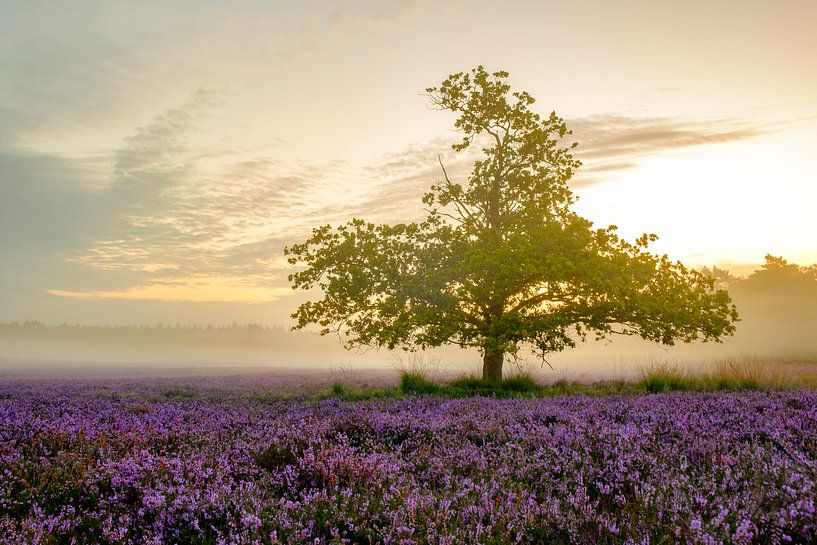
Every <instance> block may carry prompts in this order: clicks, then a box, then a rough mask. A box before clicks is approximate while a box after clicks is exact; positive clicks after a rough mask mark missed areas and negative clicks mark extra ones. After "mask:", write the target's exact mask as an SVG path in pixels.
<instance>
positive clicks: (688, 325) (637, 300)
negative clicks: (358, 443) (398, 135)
mask: <svg viewBox="0 0 817 545" xmlns="http://www.w3.org/2000/svg"><path fill="white" fill-rule="evenodd" d="M507 77H508V73H507V72H494V73H488V72H487V71H486V70H485V69H484V68H483V67H482V66H479V67H477V68H475V69H473V70H471V71H470V72H467V73H466V72H459V73H455V74H452V75H450V76H449V77H448V78H447V79H446V80H445V81H444V82H443V83H442V84H441V85H440V86H439V87H431V88H428V89H427V90H426V91H427V93H428V96H429V97H430V100H431V102H432V104H433V105H435V106H436V107H438V108H440V109H442V110H448V111H451V112H453V113H455V114H456V115H457V118H456V121H455V123H454V125H455V127H456V128H457V129H459V130H460V131H461V132H462V134H463V137H462V140H461V142H459V143H458V144H455V145H454V146H453V149H454V150H455V151H457V152H462V151H464V150H465V149H466V148H468V147H469V146H472V145H474V144H477V143H479V144H482V143H483V142H484V147H483V148H482V156H481V157H480V158H479V159H478V160H477V161H475V163H474V166H473V170H472V171H471V174H470V176H469V177H468V178H467V180H464V181H463V182H457V181H454V180H452V179H451V178H450V177H449V175H448V173H447V172H446V170H445V167H444V166H443V165H442V162H440V165H441V167H442V173H441V180H440V181H439V182H438V183H435V184H434V185H432V186H431V187H430V190H429V192H428V193H427V194H426V195H425V196H424V197H423V203H424V204H425V205H426V206H427V207H428V208H427V211H428V215H427V217H426V218H425V219H424V220H423V221H420V222H414V223H401V224H397V225H376V224H373V223H369V222H366V221H364V220H361V219H353V220H351V221H349V222H348V223H346V224H345V225H341V226H338V227H335V228H333V227H332V226H330V225H325V226H322V227H318V228H315V229H314V230H313V232H312V236H311V237H310V238H309V239H308V240H306V241H305V242H303V243H301V244H295V245H293V246H291V247H289V248H286V249H285V253H286V254H287V255H288V256H289V262H290V263H291V264H293V265H302V266H305V268H304V269H302V270H300V271H299V272H296V273H294V274H292V275H290V277H289V279H290V281H291V282H292V284H293V288H294V289H306V290H308V289H311V288H313V287H318V288H320V289H321V290H322V291H323V297H322V298H321V299H319V300H317V301H308V302H305V303H303V304H302V305H300V306H299V308H298V309H297V311H296V312H295V313H294V314H293V315H292V316H293V318H295V319H296V320H297V324H296V325H295V328H296V329H298V328H303V327H306V326H307V325H309V324H318V325H320V326H321V327H322V333H324V334H326V333H330V332H332V331H336V332H338V333H340V334H341V336H342V338H343V340H344V342H345V344H346V346H347V347H354V346H376V347H388V348H389V349H394V348H397V347H401V348H404V349H407V350H414V349H416V348H428V347H433V346H440V345H442V344H455V345H459V346H461V347H473V348H477V349H478V350H480V352H481V353H482V356H483V377H484V378H486V379H492V380H498V379H501V377H502V364H503V361H504V359H505V355H506V354H510V355H511V356H515V355H516V354H517V353H518V350H519V348H520V347H521V346H523V345H528V346H531V347H532V348H533V349H534V350H535V351H537V352H538V353H540V354H541V355H542V357H544V356H545V354H547V353H549V352H553V351H559V350H563V349H565V348H567V347H573V346H575V345H576V341H577V340H583V339H585V338H586V336H587V335H588V334H593V335H595V336H596V337H597V338H601V337H605V336H607V335H609V334H612V333H620V334H625V335H639V336H641V337H643V338H645V339H650V340H653V341H656V342H660V343H664V344H673V343H674V342H675V341H677V340H682V341H686V342H690V341H693V340H695V339H702V340H704V341H707V340H719V339H720V337H722V336H723V335H728V334H731V333H733V332H734V325H733V322H734V321H735V320H736V319H737V312H736V310H735V307H734V305H732V304H731V301H730V299H729V296H728V294H727V293H726V291H723V290H715V289H714V287H713V279H712V278H711V277H709V276H707V275H705V274H702V273H700V272H697V271H694V270H690V269H688V268H686V267H685V266H684V265H683V264H681V263H679V262H671V261H670V260H669V259H668V258H667V256H656V255H653V254H651V253H649V252H648V251H647V246H648V245H649V243H650V242H651V241H654V240H655V239H656V238H657V237H656V236H655V235H651V234H645V235H643V236H641V237H640V238H638V239H637V240H635V241H634V242H627V241H625V240H623V239H621V238H620V237H619V236H618V235H617V234H616V227H615V226H610V227H607V228H604V229H593V226H592V223H591V222H590V221H588V220H586V219H584V218H582V217H580V216H579V215H577V214H576V213H575V212H573V211H572V210H571V205H572V204H573V203H574V202H575V200H576V198H575V196H574V195H573V193H572V192H571V190H570V188H569V187H568V183H567V182H568V180H570V178H571V177H572V176H573V174H574V172H575V171H576V169H577V168H578V167H579V165H580V163H579V161H577V160H576V159H574V158H573V156H572V154H571V149H572V148H574V147H575V145H576V144H571V145H565V144H563V139H564V137H565V136H567V135H569V134H570V131H568V129H567V126H566V125H565V122H564V121H563V120H562V119H561V118H559V117H558V116H557V115H556V114H555V113H551V114H550V115H549V116H547V117H540V115H539V114H537V113H535V112H534V111H532V110H531V109H530V107H531V105H532V104H533V103H534V99H533V97H531V96H530V95H529V94H528V93H526V92H524V91H520V92H511V89H510V86H509V85H508V84H507V82H506V80H507Z"/></svg>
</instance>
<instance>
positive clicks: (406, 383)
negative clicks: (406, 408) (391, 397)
mask: <svg viewBox="0 0 817 545" xmlns="http://www.w3.org/2000/svg"><path fill="white" fill-rule="evenodd" d="M400 391H401V392H403V393H404V394H408V395H430V394H436V393H438V392H439V391H440V386H439V385H437V384H435V383H434V382H433V381H431V380H430V379H429V378H428V377H426V376H425V375H423V374H422V373H417V372H414V373H412V372H403V373H400Z"/></svg>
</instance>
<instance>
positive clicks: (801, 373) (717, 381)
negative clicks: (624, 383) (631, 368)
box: [638, 357, 817, 392]
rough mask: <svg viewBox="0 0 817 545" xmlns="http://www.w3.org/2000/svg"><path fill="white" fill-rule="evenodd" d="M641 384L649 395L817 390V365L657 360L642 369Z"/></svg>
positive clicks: (753, 360) (740, 360)
mask: <svg viewBox="0 0 817 545" xmlns="http://www.w3.org/2000/svg"><path fill="white" fill-rule="evenodd" d="M638 385H639V386H640V387H641V388H643V389H644V390H645V391H647V392H668V391H687V390H691V391H719V390H790V389H798V388H817V365H815V364H813V363H788V362H777V361H765V360H761V359H759V358H752V357H741V358H724V359H719V360H715V361H713V362H709V363H706V364H703V365H700V364H699V365H693V364H690V363H680V362H672V361H654V362H651V363H649V364H647V365H645V366H644V367H642V368H641V372H640V379H639V381H638Z"/></svg>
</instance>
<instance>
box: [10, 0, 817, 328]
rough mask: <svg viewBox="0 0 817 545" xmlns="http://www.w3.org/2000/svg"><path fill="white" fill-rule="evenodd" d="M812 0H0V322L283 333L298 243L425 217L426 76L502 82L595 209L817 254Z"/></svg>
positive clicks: (690, 253)
mask: <svg viewBox="0 0 817 545" xmlns="http://www.w3.org/2000/svg"><path fill="white" fill-rule="evenodd" d="M816 24H817V2H814V1H812V0H804V1H796V0H783V1H780V2H774V3H770V2H766V1H762V2H761V1H754V0H744V1H742V2H734V1H731V0H728V1H723V0H710V1H706V2H696V1H690V2H669V1H654V0H649V1H647V0H645V1H626V0H625V1H620V2H608V1H606V0H595V1H589V0H587V1H581V0H580V1H575V2H565V1H562V2H551V1H536V2H512V1H511V2H502V3H498V2H479V1H473V0H472V1H463V2H457V1H452V2H425V1H422V0H416V1H411V0H402V1H377V2H351V1H349V2H332V1H322V2H309V1H298V2H262V1H243V2H242V1H231V2H206V1H195V2H192V1H191V2H183V1H177V2H168V1H161V2H150V1H139V2H125V1H122V2H101V1H100V2H93V1H84V2H82V1H76V0H73V1H66V2H61V1H59V0H55V1H50V2H39V1H34V0H25V1H20V2H17V1H13V0H12V1H8V0H0V263H2V266H0V321H12V320H26V319H33V320H42V321H44V322H46V323H50V324H57V323H61V322H68V323H81V324H100V325H117V324H156V323H160V322H161V323H176V322H180V323H184V324H223V323H232V322H239V323H246V322H258V323H264V324H269V325H272V324H280V325H290V324H291V321H290V318H289V314H290V313H291V312H292V311H293V310H294V309H295V307H296V306H297V305H298V304H299V303H300V302H302V301H303V300H305V299H306V295H305V294H302V293H293V291H292V290H291V288H290V287H289V282H288V281H287V275H288V274H289V273H290V272H292V270H291V269H290V268H289V266H288V264H287V263H286V261H285V259H284V258H283V248H284V247H285V246H287V245H290V244H292V243H295V242H298V241H301V240H303V239H304V238H306V236H308V235H309V233H310V230H311V228H312V227H314V226H317V225H322V224H326V223H331V224H339V223H343V222H345V221H346V220H348V219H350V218H351V217H362V218H367V219H371V220H373V221H379V222H397V221H406V220H411V219H414V218H419V217H420V216H421V215H422V213H423V211H422V205H421V203H420V197H421V196H422V194H423V193H424V191H425V189H426V188H427V187H428V186H429V185H431V184H432V183H433V182H435V181H436V180H438V179H439V176H440V172H439V165H438V163H437V157H438V155H439V156H442V158H443V160H444V161H445V162H446V164H447V165H450V173H451V174H452V175H453V176H456V177H459V178H462V177H463V176H465V175H467V172H468V170H469V164H470V163H469V161H473V159H474V156H472V155H471V156H464V157H463V156H459V155H458V154H456V153H454V152H453V151H452V150H451V148H450V145H451V144H452V143H454V142H456V141H457V140H458V135H457V133H456V132H455V131H454V129H453V120H454V118H453V116H452V115H451V114H450V113H448V112H441V111H437V110H435V109H433V108H431V107H430V105H429V102H428V99H427V97H425V96H423V89H425V88H426V87H429V86H432V85H436V84H439V83H440V82H441V81H442V80H443V79H444V78H445V77H446V76H447V75H448V74H450V73H452V72H457V71H464V70H469V69H471V68H473V67H474V66H476V65H478V64H482V65H485V66H486V68H488V69H489V70H500V69H502V70H507V71H509V72H510V83H511V85H512V86H513V87H514V88H515V89H520V90H527V91H528V92H529V93H531V95H533V96H534V97H535V98H536V99H537V102H536V104H535V105H534V108H535V109H536V110H537V111H539V112H540V113H542V114H549V113H550V112H551V111H556V112H557V114H559V115H560V116H562V117H564V118H565V119H566V121H567V123H568V125H569V127H571V128H572V130H573V134H572V136H571V138H573V139H574V140H575V141H576V142H578V143H579V146H578V148H577V156H578V158H580V159H581V160H582V162H583V167H582V168H581V169H580V172H579V173H578V175H577V176H576V177H575V179H574V180H573V181H572V187H573V189H574V190H575V192H576V194H577V195H578V196H579V201H578V203H577V210H578V211H579V212H580V213H581V214H582V215H584V216H585V217H587V218H589V219H591V220H592V221H594V222H595V223H596V224H598V225H599V226H606V225H609V224H615V225H618V226H619V230H620V233H621V234H623V235H624V236H626V237H630V238H634V237H636V236H638V235H640V234H641V233H643V232H652V233H656V234H658V235H659V237H660V239H659V241H658V242H657V243H656V244H655V246H654V250H655V251H656V252H660V253H667V254H669V255H670V257H672V258H673V259H680V260H682V261H684V262H685V263H688V264H691V265H694V266H698V265H713V264H717V265H720V266H725V267H728V268H730V269H732V270H733V271H735V272H738V273H745V272H747V271H750V270H752V268H754V267H755V266H757V265H758V264H759V263H761V262H762V261H763V257H764V255H765V254H767V253H771V254H774V255H781V256H784V257H785V258H787V259H789V260H790V261H794V262H797V263H801V264H811V263H814V262H817V243H816V242H817V218H816V217H815V213H814V206H815V203H817V154H815V143H817V70H815V69H814V59H815V55H817V33H815V32H814V27H815V25H816Z"/></svg>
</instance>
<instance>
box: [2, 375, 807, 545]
mask: <svg viewBox="0 0 817 545" xmlns="http://www.w3.org/2000/svg"><path fill="white" fill-rule="evenodd" d="M223 386H224V385H223V384H221V385H220V384H219V383H217V382H214V383H211V384H209V385H208V386H207V388H206V389H204V390H202V387H203V384H188V385H187V386H185V387H184V388H182V389H181V394H179V393H178V392H176V394H178V395H164V394H162V389H161V387H160V386H159V385H158V384H156V383H150V382H145V383H143V384H141V385H139V384H138V383H134V382H131V383H127V384H125V383H118V384H116V383H111V382H108V383H101V382H75V383H70V382H68V383H61V384H60V383H50V382H27V381H15V382H8V381H7V382H4V383H0V542H2V543H5V544H23V543H25V544H30V543H37V544H39V543H41V544H59V543H77V544H82V543H106V544H141V543H150V544H163V543H174V544H179V545H181V544H193V543H196V544H201V543H204V544H233V543H237V544H271V543H294V544H299V543H304V544H305V543H310V544H313V543H327V544H328V543H333V544H339V543H384V544H392V543H394V544H397V543H400V544H411V543H418V544H420V543H435V544H455V543H463V544H464V543H497V544H498V543H629V544H637V543H638V544H641V543H679V542H684V543H707V544H709V543H735V544H740V543H786V542H794V543H807V542H814V541H815V540H817V525H816V523H815V520H817V514H816V513H815V505H814V501H815V500H814V498H815V495H817V494H816V493H815V482H816V481H817V473H815V472H816V471H817V394H815V393H813V392H784V393H760V392H752V393H742V394H700V393H698V394H664V395H652V396H608V397H583V396H572V397H571V396H566V397H559V398H553V399H547V400H541V399H540V400H505V401H499V400H494V399H488V398H471V399H465V400H445V399H440V398H434V397H426V398H409V399H403V400H383V401H376V402H369V403H345V402H340V401H337V400H328V401H323V402H319V403H312V404H310V403H306V402H298V401H289V402H284V401H274V402H258V401H251V400H248V399H247V397H246V396H245V395H243V394H242V393H241V392H240V391H239V390H236V389H233V390H225V389H224V388H223ZM178 387H179V388H181V386H178ZM125 388H126V389H125ZM185 388H186V389H185ZM191 388H192V389H195V388H198V390H196V391H199V392H200V391H206V392H209V394H208V395H207V396H194V395H188V394H189V390H190V389H191ZM219 388H221V389H219ZM215 392H220V394H219V395H216V394H215ZM171 394H172V392H171Z"/></svg>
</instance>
